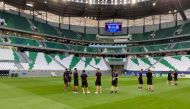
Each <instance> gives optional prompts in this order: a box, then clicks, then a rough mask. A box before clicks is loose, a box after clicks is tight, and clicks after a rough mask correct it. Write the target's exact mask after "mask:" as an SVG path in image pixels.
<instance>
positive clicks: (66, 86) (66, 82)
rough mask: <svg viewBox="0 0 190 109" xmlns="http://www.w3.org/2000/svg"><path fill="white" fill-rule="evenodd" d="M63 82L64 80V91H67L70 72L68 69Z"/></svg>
mask: <svg viewBox="0 0 190 109" xmlns="http://www.w3.org/2000/svg"><path fill="white" fill-rule="evenodd" d="M63 80H64V90H67V88H68V85H69V71H68V69H65V72H64V73H63Z"/></svg>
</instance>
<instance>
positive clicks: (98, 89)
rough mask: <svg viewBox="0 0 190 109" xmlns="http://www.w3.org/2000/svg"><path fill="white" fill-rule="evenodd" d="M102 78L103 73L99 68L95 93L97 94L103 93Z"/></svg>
mask: <svg viewBox="0 0 190 109" xmlns="http://www.w3.org/2000/svg"><path fill="white" fill-rule="evenodd" d="M101 76H102V73H101V72H100V69H99V68H98V69H97V72H96V81H95V85H96V92H95V93H96V94H98V93H102V87H101V85H102V84H101Z"/></svg>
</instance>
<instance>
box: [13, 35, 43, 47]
mask: <svg viewBox="0 0 190 109" xmlns="http://www.w3.org/2000/svg"><path fill="white" fill-rule="evenodd" d="M10 40H11V43H13V44H20V45H27V46H36V47H39V45H40V44H39V42H38V41H37V40H33V39H28V38H21V37H10Z"/></svg>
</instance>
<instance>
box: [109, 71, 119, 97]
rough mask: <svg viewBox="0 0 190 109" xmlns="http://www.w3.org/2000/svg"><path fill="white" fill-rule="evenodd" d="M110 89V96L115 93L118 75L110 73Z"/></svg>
mask: <svg viewBox="0 0 190 109" xmlns="http://www.w3.org/2000/svg"><path fill="white" fill-rule="evenodd" d="M111 82H112V87H111V94H113V93H114V92H115V93H117V91H118V89H117V84H118V73H117V72H112V80H111Z"/></svg>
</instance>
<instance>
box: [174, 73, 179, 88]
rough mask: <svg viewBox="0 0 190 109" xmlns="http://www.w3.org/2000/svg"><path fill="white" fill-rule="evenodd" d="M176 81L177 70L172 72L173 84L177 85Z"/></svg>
mask: <svg viewBox="0 0 190 109" xmlns="http://www.w3.org/2000/svg"><path fill="white" fill-rule="evenodd" d="M177 81H178V73H177V72H174V73H173V84H174V85H177Z"/></svg>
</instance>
